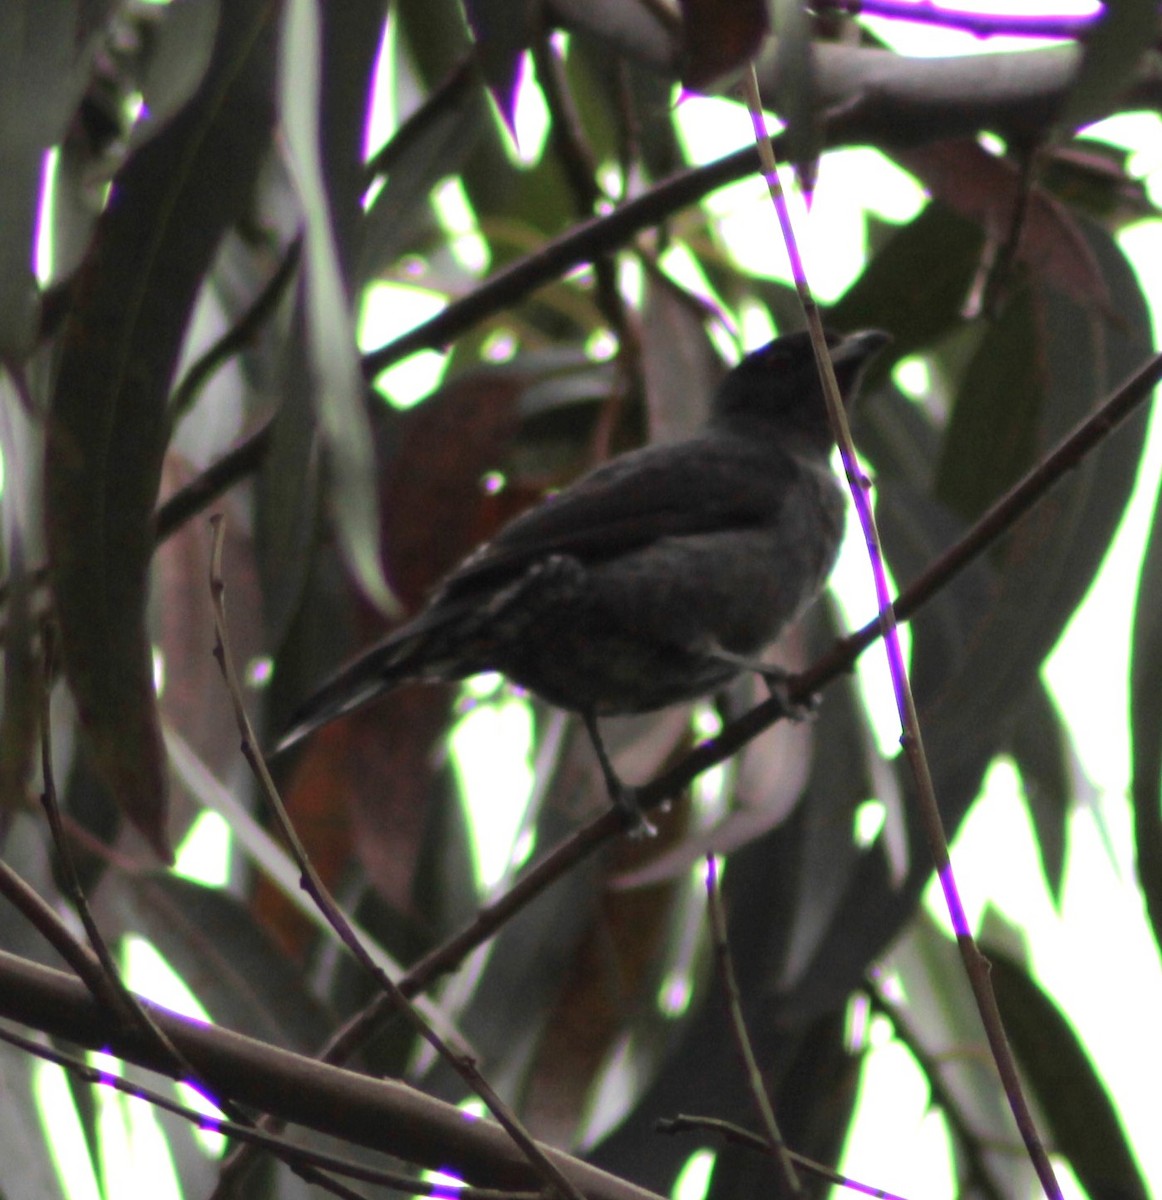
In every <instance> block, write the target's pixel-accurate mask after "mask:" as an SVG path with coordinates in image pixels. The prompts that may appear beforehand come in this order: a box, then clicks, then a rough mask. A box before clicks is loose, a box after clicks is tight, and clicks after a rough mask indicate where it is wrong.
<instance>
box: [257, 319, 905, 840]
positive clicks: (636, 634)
mask: <svg viewBox="0 0 1162 1200" xmlns="http://www.w3.org/2000/svg"><path fill="white" fill-rule="evenodd" d="M825 336H826V342H827V347H828V355H829V357H830V359H831V363H832V366H833V367H834V370H835V375H836V379H837V382H838V384H839V388H840V392H841V394H842V396H843V397H844V401H845V403H850V401H851V399H852V398H853V397H854V395H855V394H856V392H857V391H858V387H859V383H860V381H861V377H862V376H863V373H864V369H865V368H866V366H867V364H868V363H869V362H870V361H871V359H872V358H873V357H874V356H875V355H876V354H877V353H878V351H879V350H880V349H881V348H882V347H883V346H884V345H885V344H886V343H887V342H888V341H889V340H890V338H889V337H888V335H887V334H885V333H883V332H881V331H879V330H866V331H863V332H860V333H855V334H852V335H850V336H842V335H840V334H837V333H835V332H832V331H827V332H826V335H825ZM833 446H834V440H833V436H832V433H831V428H830V422H829V419H828V416H827V411H826V406H825V403H824V399H823V392H822V387H821V384H820V379H819V373H818V369H817V367H816V362H815V356H814V351H813V348H812V343H811V340H810V336H809V334H808V333H807V332H806V331H799V332H794V333H790V334H786V335H783V336H781V337H777V338H775V339H774V340H773V341H771V342H769V343H768V344H766V345H765V346H763V347H761V348H760V349H757V350H754V351H752V352H751V353H750V354H747V355H746V356H745V357H744V358H742V360H741V361H740V362H739V363H738V365H737V366H735V367H734V368H733V369H732V370H730V371H729V372H728V373H727V374H726V375H725V376H724V378H723V379H722V381H721V383H720V384H719V386H718V388H717V389H716V391H715V393H714V395H713V396H712V397H711V400H710V405H709V414H708V417H707V419H706V421H705V423H704V424H703V425H702V427H701V428H699V429H698V430H697V431H696V432H694V433H693V434H692V435H690V436H689V437H686V438H684V439H682V440H678V441H671V442H665V443H657V444H652V445H647V446H643V447H641V448H639V449H636V450H631V451H629V452H627V453H624V454H620V455H618V456H616V457H614V458H612V459H609V460H608V461H607V462H605V463H603V464H601V465H599V466H597V467H595V468H594V469H592V470H591V471H589V472H588V473H587V474H585V475H583V476H582V477H581V478H579V479H578V480H577V481H575V482H574V483H572V484H571V485H569V486H568V487H566V488H564V489H562V490H560V491H558V492H555V493H551V494H550V495H548V496H547V497H546V498H545V499H543V500H542V501H541V502H540V503H539V504H537V505H535V506H534V507H532V508H531V509H528V510H526V511H525V512H524V513H522V514H521V515H519V516H518V517H516V518H515V519H514V520H512V521H510V522H509V523H508V524H507V525H506V526H504V527H503V528H502V529H501V530H500V531H499V532H498V533H497V534H496V535H495V536H494V537H493V538H492V539H491V540H489V541H488V542H486V543H485V544H484V545H482V546H480V547H478V548H477V549H476V550H475V551H473V552H472V553H471V554H469V555H468V557H467V558H466V559H464V560H463V562H462V563H461V564H460V565H459V566H458V567H456V568H454V569H453V570H452V571H451V573H450V574H449V575H448V576H447V577H446V578H445V579H444V581H443V582H442V583H441V584H440V585H438V587H437V588H436V590H435V591H434V593H433V595H432V596H431V599H430V600H429V601H428V602H427V604H426V606H425V607H424V608H422V609H421V610H420V611H419V613H418V614H417V615H416V616H415V617H414V618H412V619H411V620H410V621H408V622H407V623H405V624H403V625H401V626H399V627H398V628H396V629H395V630H394V631H393V632H391V633H390V634H389V635H388V636H387V637H386V638H385V639H384V640H383V641H381V642H379V643H378V644H377V645H374V646H372V647H371V648H370V649H368V650H366V651H365V652H364V653H362V654H360V655H359V656H358V657H356V658H355V659H354V660H353V661H351V662H350V663H349V664H348V665H347V666H345V667H343V668H342V669H341V670H340V671H339V672H338V674H336V675H335V676H334V677H333V678H331V679H330V680H329V681H328V682H326V683H324V684H323V685H322V686H321V687H320V688H319V690H318V691H317V692H315V693H314V695H312V696H311V697H310V698H309V699H307V700H306V701H305V702H304V703H303V704H302V705H301V706H300V707H299V708H298V710H297V711H296V712H295V713H294V715H293V716H292V719H291V723H290V727H289V728H288V730H287V732H286V733H285V734H284V736H283V737H282V739H281V740H280V742H279V743H278V745H277V747H276V750H275V752H276V753H281V752H283V751H285V750H286V749H288V748H289V747H291V746H292V745H294V744H295V743H297V742H299V741H301V740H302V739H303V738H304V737H306V736H307V735H309V734H310V733H312V732H313V731H314V730H316V729H318V728H319V727H320V726H322V725H324V724H326V723H328V722H329V721H332V720H334V719H335V718H336V717H339V716H341V715H343V714H345V713H349V712H351V711H352V710H354V709H356V708H360V707H362V706H363V705H364V704H366V703H368V702H369V701H371V700H373V699H375V698H376V697H378V696H380V695H382V694H383V693H385V692H388V691H390V690H391V689H393V688H394V687H396V686H398V685H400V684H402V683H405V682H413V681H417V680H428V681H443V682H451V681H456V680H461V679H465V678H468V677H469V676H472V675H477V674H481V673H483V672H500V673H501V674H503V675H504V676H506V677H507V678H508V680H509V681H510V682H512V683H513V684H516V685H518V686H519V687H522V688H524V689H527V690H528V691H530V692H533V693H535V694H536V695H538V696H540V697H541V698H542V699H544V700H546V701H548V702H549V703H550V704H553V705H555V706H557V707H559V708H562V709H566V710H568V711H570V712H574V713H577V714H579V715H580V716H581V718H582V720H583V721H584V724H585V728H586V729H587V731H588V733H589V737H590V740H591V741H592V743H593V747H594V750H595V752H596V755H597V759H598V763H599V765H600V767H601V771H602V775H603V777H604V780H605V784H606V788H607V790H608V792H609V796H610V798H611V800H612V801H613V803H614V805H615V807H616V808H617V809H618V810H619V811H620V812H621V813H622V814H623V816H624V818H625V821H626V824H627V826H629V827H630V828H633V829H637V830H645V831H646V832H648V831H649V828H650V827H649V825H648V823H647V822H645V820H644V818H643V816H642V815H641V812H640V809H638V807H637V805H636V802H635V800H634V794H633V789H632V788H631V787H629V786H628V785H627V784H625V783H624V782H623V781H622V780H621V779H620V778H619V777H618V775H617V773H616V772H615V770H614V768H613V766H612V763H611V762H610V759H609V755H608V753H607V752H606V749H605V746H604V742H603V741H602V738H601V733H600V728H599V725H598V720H599V718H603V717H610V716H619V715H628V714H636V713H646V712H651V711H654V710H656V709H660V708H665V707H667V706H670V705H673V704H678V703H681V702H684V701H690V700H694V699H697V698H700V697H704V696H707V695H710V694H712V693H714V692H716V691H718V690H719V689H721V688H722V687H724V686H725V685H726V684H728V683H730V682H731V681H732V680H733V679H734V678H735V677H737V676H738V675H740V674H741V673H744V672H748V671H755V672H758V673H760V674H761V675H762V677H763V678H765V679H766V680H767V681H768V683H769V684H771V686H772V690H774V687H775V686H776V681H777V679H778V678H779V672H778V671H777V669H776V668H773V667H771V666H770V665H768V664H765V663H763V662H762V661H761V658H760V656H761V654H762V652H763V650H764V649H765V648H766V647H767V646H769V645H770V644H771V643H772V642H773V641H774V640H775V639H776V638H777V637H778V636H779V634H780V632H781V631H782V630H783V628H784V627H785V626H786V625H787V624H788V623H789V622H790V621H792V620H793V619H795V618H796V617H797V616H799V615H800V614H801V613H802V612H803V611H804V610H805V609H806V608H807V607H808V606H809V605H810V604H811V602H812V601H814V600H815V599H816V597H817V596H818V595H819V593H820V592H821V590H822V589H823V587H824V585H825V583H826V581H827V578H828V576H829V575H830V573H831V570H832V567H833V566H834V565H835V560H836V557H837V555H838V552H839V544H840V541H841V538H842V533H843V525H844V512H845V497H844V491H843V488H842V486H841V484H840V482H839V480H838V478H837V477H836V475H835V473H834V472H833V471H832V469H831V467H830V457H831V451H832V448H833Z"/></svg>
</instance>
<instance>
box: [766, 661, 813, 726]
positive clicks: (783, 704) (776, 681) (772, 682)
mask: <svg viewBox="0 0 1162 1200" xmlns="http://www.w3.org/2000/svg"><path fill="white" fill-rule="evenodd" d="M755 669H756V670H757V671H758V673H759V675H761V676H762V680H763V682H764V683H765V684H766V685H767V691H768V692H770V694H771V699H772V700H774V701H776V702H777V704H778V705H779V709H780V711H781V712H782V715H783V716H784V717H786V718H788V719H789V720H791V721H805V720H807V719H808V718H809V717H813V716H814V715H815V713H816V710H817V709H818V708H819V697H818V696H817V695H815V694H812V695H811V696H809V697H808V698H807V699H806V700H805V701H804V700H792V699H791V687H790V683H791V676H790V674H789V673H788V672H786V671H784V670H783V668H782V667H773V666H766V665H765V664H764V665H763V666H761V667H756V668H755Z"/></svg>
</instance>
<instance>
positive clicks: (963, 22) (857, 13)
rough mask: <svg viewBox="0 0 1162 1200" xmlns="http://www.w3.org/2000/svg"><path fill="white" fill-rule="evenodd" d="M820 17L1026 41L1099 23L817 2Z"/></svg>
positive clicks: (861, 0)
mask: <svg viewBox="0 0 1162 1200" xmlns="http://www.w3.org/2000/svg"><path fill="white" fill-rule="evenodd" d="M811 7H812V8H814V9H815V11H816V12H818V13H844V14H846V15H848V16H852V17H886V18H887V19H888V20H891V21H908V22H911V23H912V24H914V25H938V26H940V27H941V28H942V29H959V30H961V31H962V32H964V33H971V34H973V35H974V36H975V37H980V38H987V37H997V36H1004V37H1027V38H1068V39H1070V40H1074V39H1083V38H1085V37H1086V35H1087V34H1089V33H1090V32H1091V31H1092V29H1093V27H1094V25H1095V24H1096V22H1097V15H1096V14H1093V13H1091V14H1089V15H1087V16H1075V17H1067V16H1062V15H1061V14H1060V13H1058V14H1054V15H1053V16H1046V17H1038V16H1028V15H1024V14H1021V13H1003V12H1001V13H982V12H973V11H972V10H971V9H963V10H962V9H955V8H937V7H936V6H935V5H934V4H931V3H923V2H921V3H916V2H915V0H911V2H910V0H814V3H813V4H812V6H811Z"/></svg>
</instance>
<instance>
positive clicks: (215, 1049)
mask: <svg viewBox="0 0 1162 1200" xmlns="http://www.w3.org/2000/svg"><path fill="white" fill-rule="evenodd" d="M141 1003H142V1004H143V1005H144V1006H145V1007H146V1008H147V1009H148V1011H149V1014H150V1016H151V1017H152V1019H153V1020H154V1021H155V1022H156V1023H157V1025H158V1026H159V1027H160V1028H161V1029H162V1030H164V1031H165V1034H166V1036H167V1037H169V1038H170V1039H171V1040H172V1041H173V1043H174V1045H176V1046H177V1047H178V1049H179V1050H180V1051H181V1053H182V1054H183V1055H184V1056H185V1057H186V1058H188V1059H189V1061H190V1062H191V1063H193V1065H194V1067H195V1068H196V1069H197V1071H198V1073H199V1074H200V1075H201V1076H203V1077H204V1078H206V1079H207V1080H208V1081H209V1083H210V1085H211V1086H212V1087H213V1088H215V1089H216V1090H218V1091H221V1092H223V1093H225V1094H228V1095H231V1096H233V1097H234V1098H235V1100H236V1101H237V1102H238V1103H239V1104H243V1105H247V1106H250V1107H253V1108H254V1109H256V1110H258V1111H262V1112H269V1113H272V1114H275V1115H277V1116H278V1117H279V1118H280V1119H282V1120H285V1121H288V1122H293V1123H295V1124H298V1125H303V1126H306V1127H307V1128H309V1129H313V1130H317V1131H318V1132H320V1133H324V1134H328V1135H330V1136H332V1137H336V1138H340V1139H342V1140H344V1141H347V1142H351V1143H353V1144H355V1145H359V1146H367V1147H370V1148H371V1149H375V1150H380V1151H382V1152H384V1153H386V1154H393V1155H395V1156H397V1157H399V1158H402V1159H405V1160H406V1161H408V1162H413V1163H416V1164H418V1165H419V1166H422V1167H426V1168H429V1169H431V1170H444V1171H453V1172H455V1173H456V1174H457V1175H459V1176H461V1177H462V1178H464V1179H466V1180H469V1181H471V1182H473V1183H479V1184H480V1185H481V1186H488V1187H503V1188H506V1189H536V1188H539V1187H540V1182H541V1181H540V1178H539V1176H538V1175H537V1174H536V1172H535V1171H534V1170H533V1169H532V1167H531V1166H530V1165H529V1163H528V1161H527V1159H526V1158H525V1157H524V1155H523V1154H521V1153H520V1151H518V1150H517V1149H516V1147H515V1146H514V1145H513V1144H512V1142H511V1141H510V1140H509V1137H508V1134H506V1133H505V1132H504V1131H503V1130H502V1129H500V1127H499V1126H497V1125H494V1124H493V1123H492V1122H491V1121H487V1120H474V1119H469V1118H468V1117H467V1116H466V1115H465V1114H464V1113H463V1112H462V1111H461V1110H460V1109H458V1108H455V1107H454V1106H453V1105H451V1104H445V1103H444V1102H443V1101H441V1100H435V1099H433V1098H432V1097H430V1096H426V1095H424V1094H423V1093H422V1092H419V1091H417V1090H415V1089H414V1088H411V1087H408V1086H407V1085H406V1084H403V1083H399V1082H397V1081H395V1080H385V1079H373V1078H371V1077H369V1076H366V1075H359V1074H356V1073H355V1072H353V1071H346V1070H343V1069H341V1068H339V1067H331V1066H326V1065H324V1064H322V1063H318V1062H315V1061H313V1060H312V1059H309V1058H304V1057H303V1056H302V1055H299V1054H293V1053H291V1052H290V1051H289V1050H282V1049H279V1048H277V1047H275V1046H271V1045H268V1044H267V1043H265V1042H260V1041H257V1040H256V1039H254V1038H248V1037H244V1036H243V1035H242V1034H239V1033H233V1032H231V1031H230V1030H227V1029H222V1028H219V1027H217V1026H213V1025H206V1024H205V1023H203V1022H200V1021H194V1020H190V1019H188V1018H186V1017H181V1016H178V1015H177V1014H176V1013H172V1012H169V1011H168V1010H166V1009H164V1008H161V1007H160V1006H158V1005H155V1004H151V1003H149V1002H148V1001H144V1000H143V1001H141ZM0 1017H6V1018H8V1019H9V1020H12V1021H18V1022H20V1023H21V1024H23V1025H26V1026H28V1027H30V1028H33V1029H39V1030H42V1031H43V1032H45V1033H48V1034H52V1035H54V1036H56V1037H60V1038H65V1039H67V1040H68V1041H71V1042H75V1043H76V1044H77V1045H79V1046H85V1047H87V1048H89V1049H92V1050H104V1051H106V1052H108V1053H110V1054H114V1055H116V1056H117V1057H119V1058H124V1059H127V1060H128V1061H130V1062H133V1063H136V1064H138V1065H139V1066H142V1067H145V1068H146V1069H148V1070H153V1071H159V1072H160V1073H162V1074H168V1064H167V1063H166V1061H165V1059H164V1056H162V1055H161V1054H160V1053H159V1051H158V1049H157V1047H156V1044H154V1043H153V1042H151V1041H149V1040H147V1039H146V1038H145V1037H144V1036H143V1035H142V1034H141V1033H140V1031H138V1030H135V1029H127V1028H125V1027H123V1026H121V1025H120V1024H119V1023H118V1022H117V1021H116V1020H115V1019H114V1018H112V1017H111V1016H110V1014H109V1013H108V1012H107V1011H105V1010H104V1009H103V1008H102V1007H101V1006H100V1005H99V1004H97V1003H96V1001H95V1000H94V999H93V998H92V996H90V995H89V993H88V992H87V991H86V989H85V987H84V985H83V984H81V983H80V982H78V981H77V980H75V979H73V978H72V977H70V976H68V975H66V974H64V973H63V972H61V971H54V970H52V969H51V968H49V967H42V966H40V965H38V964H36V963H32V962H28V961H26V960H24V959H21V958H18V957H17V956H16V955H13V954H9V953H7V952H5V951H0ZM541 1150H542V1151H543V1153H544V1154H545V1155H546V1157H548V1158H549V1159H550V1160H551V1161H552V1162H553V1163H554V1164H555V1165H556V1166H557V1167H558V1169H559V1170H560V1171H561V1172H562V1173H563V1174H565V1175H566V1176H567V1177H568V1178H569V1179H570V1180H572V1181H573V1182H574V1183H575V1184H576V1186H577V1188H578V1189H579V1190H580V1191H581V1192H582V1193H583V1194H584V1195H585V1196H587V1197H589V1198H590V1200H659V1198H658V1197H657V1196H656V1195H655V1194H654V1193H653V1192H648V1191H646V1190H645V1189H644V1188H640V1187H637V1186H635V1185H634V1184H631V1183H628V1182H626V1181H625V1180H622V1179H619V1178H618V1177H617V1176H615V1175H610V1174H608V1173H607V1172H605V1171H600V1170H598V1169H597V1168H596V1167H592V1166H590V1165H589V1164H588V1163H584V1162H581V1161H580V1160H579V1159H576V1158H573V1157H572V1156H570V1155H568V1154H564V1153H563V1152H561V1151H560V1150H556V1149H553V1148H552V1147H549V1146H541Z"/></svg>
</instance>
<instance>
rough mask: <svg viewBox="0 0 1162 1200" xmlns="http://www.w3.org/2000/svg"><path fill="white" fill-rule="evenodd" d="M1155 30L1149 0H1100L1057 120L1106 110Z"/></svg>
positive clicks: (1078, 120) (1070, 122) (1075, 120)
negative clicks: (1097, 16)
mask: <svg viewBox="0 0 1162 1200" xmlns="http://www.w3.org/2000/svg"><path fill="white" fill-rule="evenodd" d="M1157 36H1158V5H1157V4H1156V3H1155V2H1154V0H1104V4H1103V11H1102V14H1101V17H1100V19H1099V21H1098V23H1097V27H1096V28H1094V29H1092V30H1090V31H1088V32H1087V34H1086V36H1085V38H1084V39H1083V41H1082V56H1081V64H1080V66H1079V68H1078V71H1077V76H1076V78H1075V79H1074V81H1073V86H1072V87H1071V88H1070V91H1069V98H1068V99H1067V101H1066V103H1065V109H1064V111H1063V112H1062V114H1061V116H1060V117H1059V118H1058V121H1059V124H1060V125H1061V126H1063V127H1066V128H1071V127H1073V126H1076V125H1084V124H1086V123H1088V122H1090V121H1093V120H1095V119H1096V118H1098V117H1104V116H1107V115H1108V114H1109V111H1110V108H1111V106H1112V105H1113V103H1114V102H1115V101H1116V100H1117V98H1118V97H1119V96H1121V95H1122V94H1123V93H1124V92H1125V90H1126V83H1127V81H1128V80H1129V79H1131V78H1133V76H1134V73H1135V71H1136V69H1137V67H1138V64H1139V62H1140V60H1141V58H1142V56H1143V55H1144V54H1146V53H1147V52H1148V51H1149V50H1150V48H1151V47H1152V46H1153V45H1154V42H1155V40H1156V39H1157Z"/></svg>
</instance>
